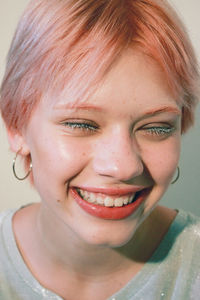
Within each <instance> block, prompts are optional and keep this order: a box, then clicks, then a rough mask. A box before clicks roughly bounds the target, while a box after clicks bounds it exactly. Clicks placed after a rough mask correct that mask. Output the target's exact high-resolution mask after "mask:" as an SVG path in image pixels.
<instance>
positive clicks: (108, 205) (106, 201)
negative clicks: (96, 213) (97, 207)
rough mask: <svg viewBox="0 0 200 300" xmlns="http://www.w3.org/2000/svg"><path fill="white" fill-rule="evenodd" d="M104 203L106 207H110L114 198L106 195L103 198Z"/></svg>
mask: <svg viewBox="0 0 200 300" xmlns="http://www.w3.org/2000/svg"><path fill="white" fill-rule="evenodd" d="M104 205H105V206H107V207H112V206H113V205H114V200H113V199H112V198H109V197H106V198H105V199H104Z"/></svg>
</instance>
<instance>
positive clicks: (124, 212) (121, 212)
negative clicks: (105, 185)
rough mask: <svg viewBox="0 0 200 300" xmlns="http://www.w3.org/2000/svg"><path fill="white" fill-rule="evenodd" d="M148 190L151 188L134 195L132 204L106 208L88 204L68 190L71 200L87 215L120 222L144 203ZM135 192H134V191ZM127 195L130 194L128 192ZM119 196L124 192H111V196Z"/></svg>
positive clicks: (74, 190)
mask: <svg viewBox="0 0 200 300" xmlns="http://www.w3.org/2000/svg"><path fill="white" fill-rule="evenodd" d="M87 190H88V189H87ZM150 190H151V188H146V189H143V190H141V191H140V192H138V193H136V195H135V197H136V199H135V200H134V202H132V203H130V204H127V205H125V206H122V207H106V206H101V205H97V204H93V203H89V202H87V201H86V200H84V199H83V198H82V197H81V196H80V195H79V193H78V191H77V190H76V189H75V188H71V189H70V191H71V194H72V196H73V198H74V199H75V201H76V202H77V204H78V205H79V206H80V207H81V208H82V209H83V210H84V211H86V212H87V213H89V214H91V215H93V216H95V217H98V218H102V219H106V220H121V219H124V218H127V217H128V216H130V215H131V214H133V213H134V212H135V211H136V210H137V209H138V207H139V206H140V205H141V204H142V203H143V202H144V200H145V199H146V197H147V195H148V194H149V192H150ZM92 192H95V191H94V189H92ZM98 192H100V190H99V189H98ZM132 192H133V190H132ZM135 192H136V190H135ZM129 193H130V191H129ZM107 194H108V193H107ZM109 194H110V195H111V193H109ZM119 194H120V195H121V194H123V195H124V194H125V191H122V190H121V192H118V193H117V192H114V191H112V195H119ZM126 194H127V190H126Z"/></svg>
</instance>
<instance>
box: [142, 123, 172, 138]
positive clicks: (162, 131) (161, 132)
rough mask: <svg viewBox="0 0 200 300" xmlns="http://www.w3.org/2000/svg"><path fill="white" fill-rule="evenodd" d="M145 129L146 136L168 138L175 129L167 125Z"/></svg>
mask: <svg viewBox="0 0 200 300" xmlns="http://www.w3.org/2000/svg"><path fill="white" fill-rule="evenodd" d="M143 129H145V130H146V131H147V132H148V134H151V135H154V136H161V137H162V136H168V135H170V134H171V133H172V132H173V131H174V130H175V128H174V127H173V126H170V127H169V125H167V126H152V127H146V128H143Z"/></svg>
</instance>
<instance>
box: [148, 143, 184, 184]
mask: <svg viewBox="0 0 200 300" xmlns="http://www.w3.org/2000/svg"><path fill="white" fill-rule="evenodd" d="M179 156H180V138H171V139H169V140H166V141H162V142H158V143H154V145H148V147H146V149H145V151H143V160H144V163H145V165H146V166H147V168H148V171H149V172H150V175H151V177H152V178H153V180H154V182H155V183H157V184H160V185H168V184H169V183H170V181H171V178H172V176H173V174H174V172H175V170H176V167H177V164H178V160H179Z"/></svg>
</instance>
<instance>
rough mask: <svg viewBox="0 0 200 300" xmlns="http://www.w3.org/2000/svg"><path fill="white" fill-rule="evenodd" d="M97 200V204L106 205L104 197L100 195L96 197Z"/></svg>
mask: <svg viewBox="0 0 200 300" xmlns="http://www.w3.org/2000/svg"><path fill="white" fill-rule="evenodd" d="M96 201H97V204H100V205H104V200H103V198H102V197H100V196H98V197H97V198H96Z"/></svg>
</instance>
